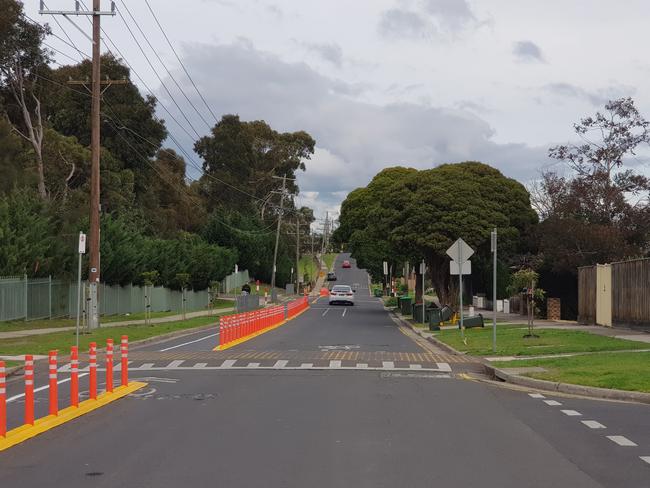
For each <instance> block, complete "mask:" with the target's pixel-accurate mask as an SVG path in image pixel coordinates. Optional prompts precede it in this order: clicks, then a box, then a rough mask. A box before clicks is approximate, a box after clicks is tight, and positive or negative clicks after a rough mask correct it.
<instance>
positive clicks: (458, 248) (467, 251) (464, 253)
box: [447, 238, 474, 262]
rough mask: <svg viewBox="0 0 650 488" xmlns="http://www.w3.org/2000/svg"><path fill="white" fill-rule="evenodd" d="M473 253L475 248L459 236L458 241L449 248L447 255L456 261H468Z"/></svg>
mask: <svg viewBox="0 0 650 488" xmlns="http://www.w3.org/2000/svg"><path fill="white" fill-rule="evenodd" d="M472 254H474V249H472V248H471V247H469V245H468V244H467V243H466V242H465V241H464V240H462V239H461V238H458V239H457V240H456V242H454V243H453V244H452V245H451V247H450V248H449V249H447V255H448V256H449V257H450V258H451V259H453V260H454V261H458V262H461V261H467V260H468V259H469V258H470V256H471V255H472Z"/></svg>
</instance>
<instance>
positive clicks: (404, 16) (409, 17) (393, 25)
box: [379, 8, 434, 39]
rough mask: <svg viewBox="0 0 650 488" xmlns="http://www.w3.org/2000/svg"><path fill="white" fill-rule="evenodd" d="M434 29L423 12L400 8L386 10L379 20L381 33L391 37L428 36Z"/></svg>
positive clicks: (411, 37) (416, 37) (414, 37)
mask: <svg viewBox="0 0 650 488" xmlns="http://www.w3.org/2000/svg"><path fill="white" fill-rule="evenodd" d="M433 29H434V28H433V26H432V25H431V24H430V23H428V22H427V21H426V19H425V18H424V16H422V15H421V14H419V13H417V12H412V11H410V10H402V9H399V8H392V9H389V10H386V11H385V12H383V13H382V14H381V19H380V21H379V33H380V34H382V35H383V36H385V37H390V38H406V39H419V38H426V37H430V36H431V34H432V33H433Z"/></svg>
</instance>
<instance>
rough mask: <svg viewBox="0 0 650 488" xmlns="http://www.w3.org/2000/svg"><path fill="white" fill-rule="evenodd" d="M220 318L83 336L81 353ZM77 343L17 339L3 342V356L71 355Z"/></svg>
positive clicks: (61, 335)
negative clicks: (53, 352) (91, 347)
mask: <svg viewBox="0 0 650 488" xmlns="http://www.w3.org/2000/svg"><path fill="white" fill-rule="evenodd" d="M216 322H217V318H216V317H215V316H212V317H196V318H193V319H188V320H186V321H185V322H182V321H179V322H166V323H163V324H154V325H150V326H147V325H126V326H119V327H106V328H100V329H99V330H96V331H94V332H92V333H91V334H83V335H80V336H79V350H80V351H87V350H88V344H89V343H91V342H96V343H97V347H103V346H104V345H105V344H106V339H108V338H112V339H113V340H114V341H115V343H116V344H117V347H118V348H119V341H120V337H121V336H122V335H128V336H129V341H130V342H134V341H138V340H142V339H147V338H149V337H155V336H159V335H162V334H167V333H169V332H175V331H179V330H184V329H191V328H192V327H200V326H202V325H208V324H215V323H216ZM74 343H75V335H74V333H73V332H72V331H63V332H53V333H51V334H42V335H34V336H27V337H16V338H12V339H2V340H0V355H3V356H15V355H19V354H47V353H48V351H50V350H53V349H58V350H59V351H60V352H61V354H62V355H66V354H68V351H69V350H70V346H72V345H74Z"/></svg>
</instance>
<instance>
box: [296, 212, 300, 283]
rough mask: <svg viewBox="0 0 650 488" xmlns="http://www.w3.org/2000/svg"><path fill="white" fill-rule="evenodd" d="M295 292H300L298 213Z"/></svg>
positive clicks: (297, 224) (298, 222) (298, 218)
mask: <svg viewBox="0 0 650 488" xmlns="http://www.w3.org/2000/svg"><path fill="white" fill-rule="evenodd" d="M296 293H297V294H300V215H298V216H296Z"/></svg>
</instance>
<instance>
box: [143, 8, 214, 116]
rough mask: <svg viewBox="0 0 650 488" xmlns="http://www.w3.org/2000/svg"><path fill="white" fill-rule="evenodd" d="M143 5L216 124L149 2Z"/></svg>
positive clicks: (208, 107)
mask: <svg viewBox="0 0 650 488" xmlns="http://www.w3.org/2000/svg"><path fill="white" fill-rule="evenodd" d="M144 3H146V4H147V8H148V9H149V12H151V15H152V16H153V18H154V20H155V21H156V24H158V28H159V29H160V32H162V35H163V36H164V37H165V40H166V41H167V44H169V47H170V48H171V50H172V52H173V53H174V56H176V59H177V60H178V62H179V64H180V65H181V68H183V71H184V72H185V75H186V76H187V78H188V79H189V80H190V83H192V86H193V87H194V90H196V93H197V94H198V96H199V97H200V98H201V100H202V101H203V104H204V105H205V108H207V109H208V112H210V114H211V115H212V117H213V118H214V120H215V122H218V121H219V119H218V117H217V116H216V115H215V114H214V112H213V111H212V109H211V108H210V105H208V102H206V100H205V98H204V97H203V94H202V93H201V92H200V91H199V89H198V87H197V86H196V83H194V80H193V79H192V77H191V76H190V74H189V72H188V71H187V69H186V68H185V64H184V63H183V61H181V58H180V56H179V55H178V53H177V52H176V49H174V46H173V45H172V43H171V42H170V40H169V37H167V34H166V33H165V29H163V27H162V26H161V25H160V22H159V21H158V17H156V14H155V13H154V11H153V9H152V8H151V5H149V0H144Z"/></svg>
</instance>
